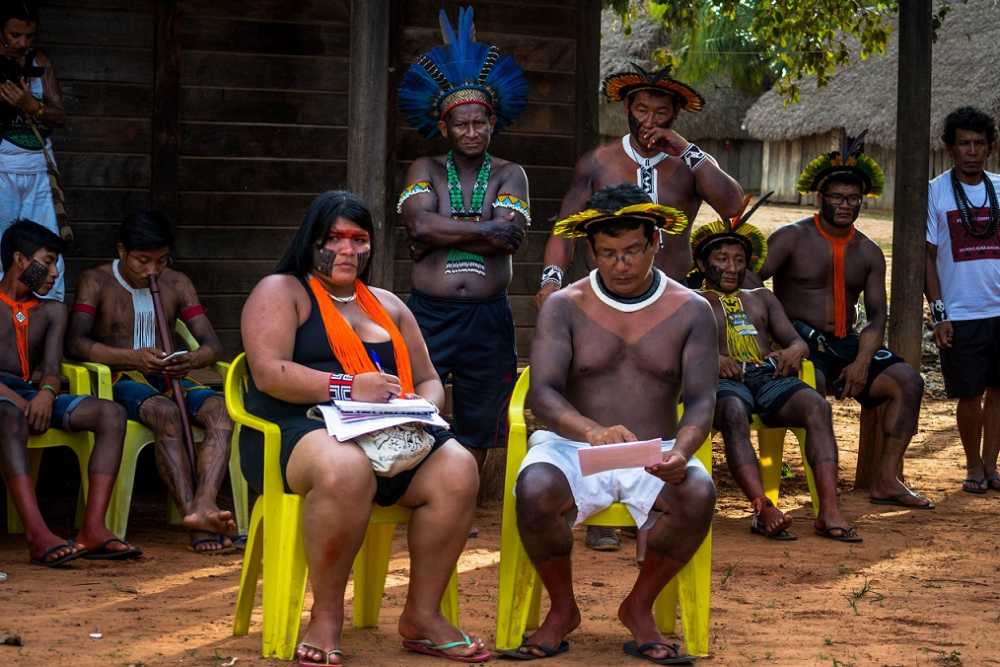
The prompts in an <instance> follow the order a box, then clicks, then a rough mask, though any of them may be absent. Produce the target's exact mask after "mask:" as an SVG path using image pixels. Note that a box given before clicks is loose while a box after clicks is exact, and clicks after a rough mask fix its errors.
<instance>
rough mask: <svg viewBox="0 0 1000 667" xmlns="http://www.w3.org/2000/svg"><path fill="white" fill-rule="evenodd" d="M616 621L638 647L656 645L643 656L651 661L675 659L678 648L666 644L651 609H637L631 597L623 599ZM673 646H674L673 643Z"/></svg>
mask: <svg viewBox="0 0 1000 667" xmlns="http://www.w3.org/2000/svg"><path fill="white" fill-rule="evenodd" d="M618 620H620V621H621V622H622V625H624V626H625V627H626V628H627V629H628V631H629V632H630V633H632V637H633V639H635V643H636V644H637V645H638V646H642V645H644V644H658V645H657V646H650V647H649V648H648V649H647V650H646V651H644V652H643V655H644V656H646V658H647V659H649V660H651V661H655V660H662V659H663V658H676V657H677V656H678V653H679V651H680V648H679V647H678V648H674V647H673V645H672V643H671V642H667V641H666V640H665V639H664V638H663V635H661V634H660V631H659V630H658V629H657V628H656V621H655V620H654V619H653V609H652V608H648V609H639V608H638V607H637V605H636V604H635V603H634V602H633V601H632V597H631V596H629V597H627V598H625V600H624V601H623V602H622V604H621V606H620V607H618ZM673 644H676V642H674V643H673Z"/></svg>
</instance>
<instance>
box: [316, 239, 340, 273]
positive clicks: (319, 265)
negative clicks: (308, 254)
mask: <svg viewBox="0 0 1000 667" xmlns="http://www.w3.org/2000/svg"><path fill="white" fill-rule="evenodd" d="M335 259H337V253H335V252H333V251H332V250H327V249H326V248H324V247H322V246H320V247H319V248H315V249H313V266H314V267H315V268H316V271H317V272H319V273H320V274H321V275H324V276H328V275H330V274H331V273H332V272H333V261H334V260H335Z"/></svg>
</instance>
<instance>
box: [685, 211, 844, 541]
mask: <svg viewBox="0 0 1000 667" xmlns="http://www.w3.org/2000/svg"><path fill="white" fill-rule="evenodd" d="M770 195H771V193H768V194H766V195H764V197H762V198H761V199H760V200H759V201H758V202H757V203H756V204H755V205H754V207H753V208H751V209H750V211H749V212H747V213H746V214H744V213H743V212H742V211H740V214H738V215H737V216H735V217H734V218H732V219H731V220H730V221H727V222H723V221H722V220H716V221H715V222H711V223H709V224H707V225H703V226H701V227H699V228H698V229H697V230H695V232H694V234H692V236H691V247H692V249H693V251H694V252H693V254H694V258H695V263H696V265H697V267H698V270H699V271H700V273H701V275H702V276H703V277H704V281H705V282H704V285H703V287H702V289H701V290H700V292H699V293H700V294H701V295H702V296H704V297H705V298H706V299H708V303H709V304H710V305H711V306H712V310H713V311H714V312H715V320H716V323H717V324H718V326H719V388H718V392H717V393H716V398H715V428H717V429H718V430H719V431H720V432H721V433H722V438H723V441H724V442H725V446H726V462H727V463H728V465H729V470H730V472H731V473H732V475H733V478H734V479H735V480H736V482H737V484H739V485H740V488H741V489H743V492H744V493H745V494H746V496H747V498H748V499H749V500H750V504H751V506H752V507H753V519H752V520H751V523H750V530H751V531H752V532H753V533H756V534H758V535H763V536H765V537H769V538H771V539H775V540H793V539H795V537H794V536H793V535H792V534H791V533H789V532H788V528H789V526H790V525H791V523H792V520H791V517H789V516H787V515H786V514H784V513H783V512H781V511H780V510H779V509H778V508H777V507H775V506H774V505H773V503H771V501H770V500H768V498H767V497H766V496H765V495H764V487H763V485H762V483H761V477H760V469H759V468H758V465H757V458H756V456H755V455H754V451H753V446H752V445H751V444H750V419H751V417H752V416H753V415H754V413H757V414H759V415H760V417H761V419H762V420H763V421H764V422H765V423H766V424H770V425H774V426H801V427H805V429H806V434H807V435H806V456H807V458H808V459H809V464H810V465H811V466H812V469H813V474H814V475H815V477H816V487H817V489H818V492H819V515H818V517H817V519H816V526H815V528H816V532H817V534H819V535H820V536H822V537H829V538H831V539H835V540H839V541H843V542H860V541H861V537H859V536H858V534H857V531H856V530H855V529H854V528H853V527H852V526H850V525H849V524H848V523H847V521H846V520H845V519H844V517H843V516H842V515H841V514H840V508H839V506H838V503H837V442H836V440H835V439H834V435H833V420H832V417H831V414H830V404H829V403H827V402H826V400H825V399H824V398H823V397H822V396H821V395H820V394H819V393H817V392H816V391H815V390H814V389H812V388H811V387H810V386H809V385H807V384H806V383H805V382H803V381H802V380H800V379H799V378H798V371H799V367H800V365H801V363H802V359H803V357H805V356H806V355H808V354H809V347H808V346H807V345H806V344H805V342H804V341H803V340H802V339H801V338H799V336H798V334H797V333H796V332H795V328H794V327H793V326H792V323H791V322H790V321H789V320H788V316H787V315H785V311H784V310H783V309H782V307H781V304H780V303H779V302H778V299H777V298H775V296H774V295H773V294H772V293H771V292H770V291H769V290H768V289H766V288H764V287H760V288H757V289H741V286H742V285H743V279H744V277H745V275H746V272H747V270H748V269H749V270H751V271H759V270H760V268H761V266H763V264H764V261H765V259H766V258H767V241H766V240H765V239H764V235H763V234H762V233H761V231H760V230H759V229H757V228H756V227H754V226H753V225H751V224H749V223H748V222H747V219H749V218H750V216H751V215H753V213H754V211H755V210H756V209H757V207H758V206H760V205H761V204H762V203H763V202H764V201H765V200H766V199H767V198H768V197H769V196H770ZM749 200H750V198H749V196H748V197H747V198H746V200H745V203H744V205H746V204H747V203H749ZM773 342H776V343H778V344H779V345H781V346H782V347H780V348H777V349H772V345H773Z"/></svg>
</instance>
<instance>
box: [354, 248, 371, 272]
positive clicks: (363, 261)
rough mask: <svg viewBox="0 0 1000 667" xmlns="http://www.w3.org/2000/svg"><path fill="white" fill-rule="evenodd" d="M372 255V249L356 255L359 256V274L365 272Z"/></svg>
mask: <svg viewBox="0 0 1000 667" xmlns="http://www.w3.org/2000/svg"><path fill="white" fill-rule="evenodd" d="M371 256H372V251H371V250H362V251H360V252H358V253H357V254H356V255H355V257H357V258H358V276H360V275H361V274H362V273H364V272H365V267H366V266H368V260H369V259H371Z"/></svg>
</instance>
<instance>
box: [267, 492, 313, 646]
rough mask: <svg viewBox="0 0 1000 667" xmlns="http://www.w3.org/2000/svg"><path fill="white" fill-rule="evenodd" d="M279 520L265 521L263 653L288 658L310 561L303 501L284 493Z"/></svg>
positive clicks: (300, 620)
mask: <svg viewBox="0 0 1000 667" xmlns="http://www.w3.org/2000/svg"><path fill="white" fill-rule="evenodd" d="M279 518H280V523H279V525H277V526H272V527H270V529H269V527H268V525H267V522H265V523H264V628H263V632H262V642H261V643H262V647H263V648H262V654H263V655H264V657H269V656H275V657H278V658H280V659H282V660H291V658H292V656H293V655H295V646H296V643H297V641H298V637H299V626H300V625H301V622H302V604H303V602H304V600H305V595H306V579H307V577H308V574H309V565H308V563H307V561H306V548H305V543H304V541H303V533H302V502H301V499H300V498H299V497H298V496H294V495H285V496H284V498H283V502H282V511H281V512H280V517H279Z"/></svg>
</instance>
